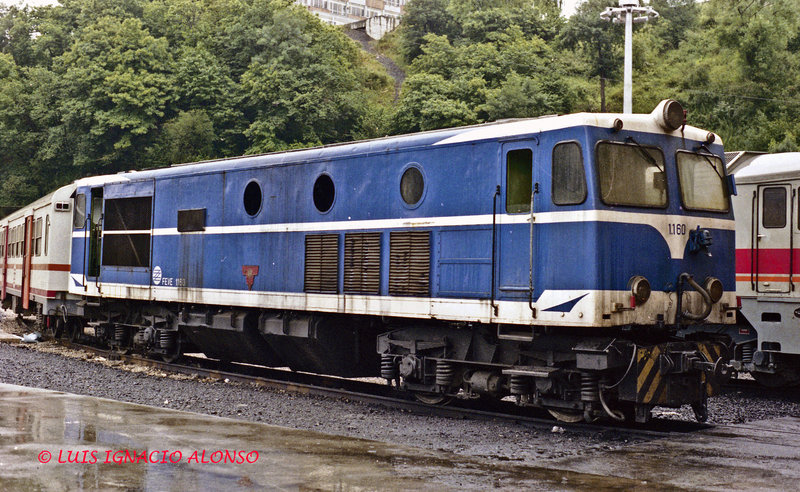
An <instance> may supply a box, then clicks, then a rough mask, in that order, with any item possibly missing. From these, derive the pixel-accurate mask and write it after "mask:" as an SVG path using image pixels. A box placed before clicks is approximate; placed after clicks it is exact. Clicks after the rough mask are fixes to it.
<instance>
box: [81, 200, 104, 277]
mask: <svg viewBox="0 0 800 492" xmlns="http://www.w3.org/2000/svg"><path fill="white" fill-rule="evenodd" d="M89 207H90V212H89V214H90V215H89V222H88V224H87V227H88V228H89V231H87V232H88V234H87V240H88V244H87V245H85V246H84V247H85V248H86V247H88V249H87V250H88V252H89V254H88V255H87V258H86V260H87V265H86V277H87V278H91V279H94V280H95V281H96V279H97V277H98V276H99V275H100V250H101V247H102V243H103V188H92V195H91V200H90V202H89Z"/></svg>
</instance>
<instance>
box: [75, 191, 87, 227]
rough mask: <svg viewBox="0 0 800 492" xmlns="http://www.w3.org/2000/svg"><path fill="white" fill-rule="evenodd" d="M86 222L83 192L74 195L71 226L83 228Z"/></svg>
mask: <svg viewBox="0 0 800 492" xmlns="http://www.w3.org/2000/svg"><path fill="white" fill-rule="evenodd" d="M85 222H86V195H84V194H83V193H81V194H79V195H77V196H75V209H74V210H73V213H72V227H74V228H75V229H83V226H84V223H85Z"/></svg>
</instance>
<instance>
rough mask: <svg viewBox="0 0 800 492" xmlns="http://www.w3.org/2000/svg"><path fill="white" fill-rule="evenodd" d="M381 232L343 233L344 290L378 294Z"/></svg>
mask: <svg viewBox="0 0 800 492" xmlns="http://www.w3.org/2000/svg"><path fill="white" fill-rule="evenodd" d="M380 290H381V233H380V232H368V233H358V234H345V235H344V291H345V292H347V293H353V294H380Z"/></svg>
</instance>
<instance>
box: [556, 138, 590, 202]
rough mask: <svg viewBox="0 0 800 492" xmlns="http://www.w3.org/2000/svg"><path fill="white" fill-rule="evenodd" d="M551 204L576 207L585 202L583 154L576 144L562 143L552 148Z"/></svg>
mask: <svg viewBox="0 0 800 492" xmlns="http://www.w3.org/2000/svg"><path fill="white" fill-rule="evenodd" d="M551 175H552V178H553V181H552V190H553V203H555V204H556V205H577V204H579V203H583V201H584V200H586V173H585V171H584V168H583V153H582V152H581V146H580V145H579V144H578V143H577V142H562V143H560V144H557V145H556V146H555V147H553V167H552V174H551Z"/></svg>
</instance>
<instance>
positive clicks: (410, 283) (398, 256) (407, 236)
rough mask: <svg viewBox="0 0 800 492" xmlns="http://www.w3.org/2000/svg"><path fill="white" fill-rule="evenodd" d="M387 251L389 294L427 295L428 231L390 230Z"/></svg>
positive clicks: (428, 290) (429, 243)
mask: <svg viewBox="0 0 800 492" xmlns="http://www.w3.org/2000/svg"><path fill="white" fill-rule="evenodd" d="M390 250H391V251H390V263H389V294H392V295H408V296H428V295H430V270H431V233H430V232H429V231H421V232H417V231H413V232H412V231H408V232H392V233H391V237H390Z"/></svg>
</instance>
